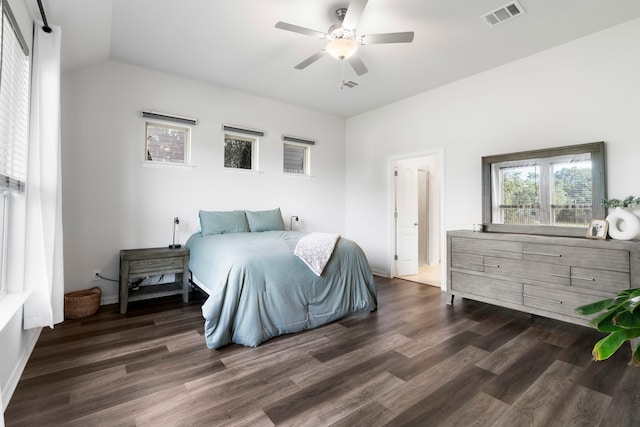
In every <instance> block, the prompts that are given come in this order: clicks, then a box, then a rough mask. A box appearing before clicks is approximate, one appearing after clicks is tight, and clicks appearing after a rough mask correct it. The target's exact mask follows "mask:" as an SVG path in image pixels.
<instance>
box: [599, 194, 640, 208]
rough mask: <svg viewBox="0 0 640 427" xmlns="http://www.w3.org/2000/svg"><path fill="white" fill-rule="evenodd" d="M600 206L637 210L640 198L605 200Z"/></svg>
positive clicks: (628, 197)
mask: <svg viewBox="0 0 640 427" xmlns="http://www.w3.org/2000/svg"><path fill="white" fill-rule="evenodd" d="M600 204H602V206H604V207H605V208H635V207H636V206H638V205H640V197H635V196H627V197H625V198H624V199H603V200H600Z"/></svg>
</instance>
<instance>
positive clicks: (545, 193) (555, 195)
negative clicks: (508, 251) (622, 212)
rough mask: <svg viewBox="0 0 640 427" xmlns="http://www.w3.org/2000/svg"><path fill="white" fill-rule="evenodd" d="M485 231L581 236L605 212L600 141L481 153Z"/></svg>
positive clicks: (601, 144)
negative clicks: (486, 154) (491, 154)
mask: <svg viewBox="0 0 640 427" xmlns="http://www.w3.org/2000/svg"><path fill="white" fill-rule="evenodd" d="M482 163H483V223H484V224H485V229H486V230H487V231H504V232H518V233H534V234H547V235H560V236H584V233H585V230H586V227H587V226H588V224H589V222H590V221H591V220H592V219H599V218H604V208H603V207H602V205H601V204H600V200H602V199H604V198H605V193H606V192H605V171H604V143H603V142H597V143H592V144H582V145H574V146H567V147H559V148H551V149H545V150H535V151H527V152H519V153H511V154H502V155H497V156H487V157H483V159H482Z"/></svg>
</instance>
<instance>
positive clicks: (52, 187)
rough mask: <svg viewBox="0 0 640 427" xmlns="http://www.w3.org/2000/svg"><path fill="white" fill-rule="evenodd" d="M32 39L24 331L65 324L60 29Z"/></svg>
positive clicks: (38, 32)
mask: <svg viewBox="0 0 640 427" xmlns="http://www.w3.org/2000/svg"><path fill="white" fill-rule="evenodd" d="M52 29H53V31H52V32H51V33H45V32H44V31H43V30H42V27H41V26H39V25H36V28H35V33H34V36H33V54H32V55H33V56H32V61H33V66H32V75H31V82H32V84H31V118H30V128H29V171H28V175H27V235H26V248H25V252H26V253H25V290H28V291H31V296H30V297H29V299H28V300H27V302H26V303H25V306H24V328H25V329H30V328H36V327H42V326H49V327H51V328H52V327H53V325H54V324H56V323H60V322H62V321H63V320H64V269H63V257H62V203H61V202H62V197H61V196H62V192H61V185H62V179H61V171H60V165H61V162H60V27H56V26H52Z"/></svg>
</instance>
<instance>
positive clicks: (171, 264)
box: [129, 257, 184, 277]
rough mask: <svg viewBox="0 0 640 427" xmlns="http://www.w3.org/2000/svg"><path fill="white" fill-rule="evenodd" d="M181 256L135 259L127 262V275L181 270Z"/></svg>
mask: <svg viewBox="0 0 640 427" xmlns="http://www.w3.org/2000/svg"><path fill="white" fill-rule="evenodd" d="M183 262H184V261H183V257H167V258H150V259H136V260H131V261H130V262H129V277H134V276H136V275H145V274H146V273H151V272H153V274H163V273H175V272H181V271H182V269H183V266H184V264H183Z"/></svg>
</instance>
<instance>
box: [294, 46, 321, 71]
mask: <svg viewBox="0 0 640 427" xmlns="http://www.w3.org/2000/svg"><path fill="white" fill-rule="evenodd" d="M326 54H327V50H326V49H322V50H321V51H319V52H316V53H314V54H313V55H311V56H310V57H308V58H307V59H305V60H304V61H302V62H301V63H299V64H298V65H296V66H295V67H293V68H295V69H297V70H302V69H304V68H307V67H308V66H309V65H311V64H313V63H314V62H316V61H317V60H318V59H320V58H322V57H323V56H325V55H326Z"/></svg>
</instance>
